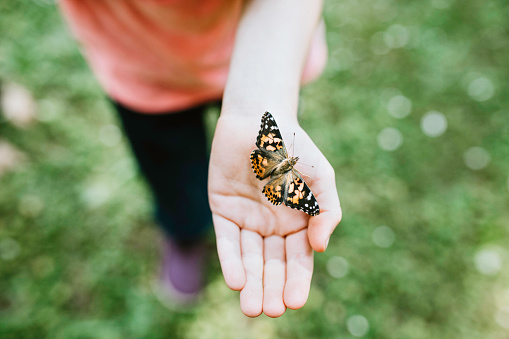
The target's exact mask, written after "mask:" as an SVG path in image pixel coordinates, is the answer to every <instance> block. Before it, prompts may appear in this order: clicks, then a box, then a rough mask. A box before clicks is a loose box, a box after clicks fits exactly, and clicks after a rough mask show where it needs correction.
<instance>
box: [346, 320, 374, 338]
mask: <svg viewBox="0 0 509 339" xmlns="http://www.w3.org/2000/svg"><path fill="white" fill-rule="evenodd" d="M346 328H347V329H348V332H350V334H351V335H353V336H354V337H362V336H364V335H365V334H366V333H368V331H369V322H368V320H367V319H366V318H364V317H363V316H362V315H352V316H351V317H349V318H348V319H347V321H346Z"/></svg>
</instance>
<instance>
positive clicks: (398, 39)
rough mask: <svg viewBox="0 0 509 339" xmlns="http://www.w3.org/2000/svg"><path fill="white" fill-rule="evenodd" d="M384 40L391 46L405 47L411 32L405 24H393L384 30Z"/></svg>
mask: <svg viewBox="0 0 509 339" xmlns="http://www.w3.org/2000/svg"><path fill="white" fill-rule="evenodd" d="M383 38H384V42H385V45H386V46H387V47H389V48H402V47H405V46H406V45H407V44H408V42H409V40H410V32H409V31H408V29H407V28H406V27H405V26H402V25H392V26H391V27H389V28H388V29H387V30H386V31H385V32H384V36H383Z"/></svg>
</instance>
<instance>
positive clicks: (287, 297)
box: [284, 229, 313, 309]
mask: <svg viewBox="0 0 509 339" xmlns="http://www.w3.org/2000/svg"><path fill="white" fill-rule="evenodd" d="M312 276H313V250H312V249H311V246H310V245H309V240H308V235H307V230H305V229H304V230H302V231H300V232H297V233H294V234H290V235H289V236H287V237H286V284H285V291H284V302H285V305H286V306H287V307H288V308H291V309H298V308H301V307H302V306H304V304H305V303H306V300H307V299H308V295H309V288H310V286H311V277H312Z"/></svg>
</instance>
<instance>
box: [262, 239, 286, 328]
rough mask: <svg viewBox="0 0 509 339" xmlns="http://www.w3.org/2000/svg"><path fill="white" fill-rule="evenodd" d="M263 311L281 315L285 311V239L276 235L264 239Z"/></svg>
mask: <svg viewBox="0 0 509 339" xmlns="http://www.w3.org/2000/svg"><path fill="white" fill-rule="evenodd" d="M263 256H264V259H265V267H264V270H263V313H265V314H266V315H268V316H269V317H272V318H276V317H280V316H282V315H283V313H285V311H286V306H285V304H284V302H283V291H284V287H285V280H286V263H285V239H284V238H282V237H280V236H277V235H274V236H271V237H267V238H265V241H264V254H263Z"/></svg>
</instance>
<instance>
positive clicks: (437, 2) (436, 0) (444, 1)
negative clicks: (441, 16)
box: [431, 0, 452, 9]
mask: <svg viewBox="0 0 509 339" xmlns="http://www.w3.org/2000/svg"><path fill="white" fill-rule="evenodd" d="M451 4H452V0H431V6H433V7H435V8H438V9H446V8H449V7H450V6H451Z"/></svg>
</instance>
